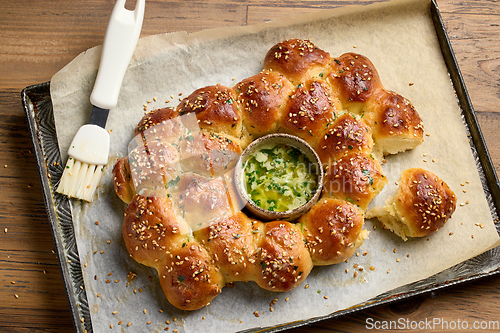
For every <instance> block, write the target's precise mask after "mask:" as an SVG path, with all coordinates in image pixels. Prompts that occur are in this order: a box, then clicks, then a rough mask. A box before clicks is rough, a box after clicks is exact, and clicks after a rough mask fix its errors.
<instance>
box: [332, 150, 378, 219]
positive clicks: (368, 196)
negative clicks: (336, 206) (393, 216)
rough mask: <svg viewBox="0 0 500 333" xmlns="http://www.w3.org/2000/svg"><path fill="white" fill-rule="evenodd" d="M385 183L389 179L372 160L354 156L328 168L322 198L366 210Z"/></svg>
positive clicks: (362, 156) (358, 155)
mask: <svg viewBox="0 0 500 333" xmlns="http://www.w3.org/2000/svg"><path fill="white" fill-rule="evenodd" d="M386 184H387V178H386V177H385V176H384V173H383V171H382V168H381V167H380V164H379V163H378V162H377V161H376V160H375V159H374V158H373V157H371V156H370V155H368V154H365V153H352V154H349V155H346V156H344V157H342V158H341V159H340V160H338V161H335V162H334V163H332V164H331V165H330V166H329V167H328V170H327V171H326V175H325V181H324V186H323V195H324V196H326V197H332V198H335V199H340V200H347V201H349V202H351V203H352V204H354V205H357V206H358V207H359V208H360V209H362V210H366V208H368V204H369V203H370V202H371V201H372V200H373V198H375V196H376V195H377V194H378V193H379V192H380V191H382V189H383V188H384V186H385V185H386Z"/></svg>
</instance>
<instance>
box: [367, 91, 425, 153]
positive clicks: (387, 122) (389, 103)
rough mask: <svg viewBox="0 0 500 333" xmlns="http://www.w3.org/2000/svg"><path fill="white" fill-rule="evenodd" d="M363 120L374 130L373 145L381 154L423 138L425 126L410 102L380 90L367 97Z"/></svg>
mask: <svg viewBox="0 0 500 333" xmlns="http://www.w3.org/2000/svg"><path fill="white" fill-rule="evenodd" d="M368 104H369V109H370V112H369V113H368V114H367V116H366V120H367V121H368V123H369V124H370V127H371V128H372V130H373V139H374V141H375V145H376V146H379V147H381V150H382V151H383V153H384V154H395V153H398V152H400V151H404V150H407V149H413V148H415V147H416V146H418V145H419V144H421V143H422V142H423V141H424V126H423V123H422V119H421V118H420V115H419V114H418V112H417V111H416V110H415V107H414V106H413V104H411V102H410V101H409V100H408V99H406V98H404V97H403V96H401V95H399V94H397V93H395V92H392V91H387V90H383V91H380V92H379V93H378V94H377V95H376V96H375V98H373V100H372V101H370V103H368Z"/></svg>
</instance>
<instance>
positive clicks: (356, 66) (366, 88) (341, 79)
mask: <svg viewBox="0 0 500 333" xmlns="http://www.w3.org/2000/svg"><path fill="white" fill-rule="evenodd" d="M331 64H332V67H331V72H330V74H328V81H329V82H330V84H331V85H332V90H333V92H334V94H335V96H338V97H339V99H340V102H341V103H342V106H343V107H344V108H345V109H347V110H349V112H352V113H354V114H357V115H359V116H361V115H363V113H364V112H365V111H366V110H365V104H366V103H367V102H368V101H369V100H370V99H372V98H373V96H374V95H375V94H376V93H378V92H379V91H380V90H382V89H383V85H382V82H381V81H380V78H379V75H378V73H377V70H376V69H375V66H374V65H373V63H372V62H371V61H370V60H369V59H368V58H367V57H365V56H363V55H361V54H357V53H344V54H342V55H341V56H340V57H338V58H334V59H333V61H332V63H331Z"/></svg>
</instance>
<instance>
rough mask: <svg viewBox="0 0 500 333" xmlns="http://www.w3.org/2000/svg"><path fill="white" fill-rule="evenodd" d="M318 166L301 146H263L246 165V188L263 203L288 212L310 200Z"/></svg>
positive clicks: (257, 201) (254, 198)
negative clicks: (315, 166)
mask: <svg viewBox="0 0 500 333" xmlns="http://www.w3.org/2000/svg"><path fill="white" fill-rule="evenodd" d="M314 170H316V169H315V168H314V166H313V165H312V163H311V162H310V161H309V159H307V157H306V156H305V155H304V154H303V153H302V152H301V151H300V150H299V149H297V148H295V147H292V146H288V145H284V144H277V145H274V146H268V147H263V148H261V149H260V150H257V151H256V152H254V153H253V154H252V155H250V157H249V158H248V159H247V161H246V163H245V166H244V174H245V183H246V191H247V194H248V196H249V198H250V199H251V200H252V201H253V202H254V203H255V204H256V205H257V206H259V207H261V208H263V209H267V210H270V211H278V212H285V211H288V210H292V209H295V208H297V207H300V206H302V205H303V204H305V203H307V202H308V201H309V200H310V199H311V197H312V195H313V193H314V190H315V188H316V186H317V175H316V173H315V172H314Z"/></svg>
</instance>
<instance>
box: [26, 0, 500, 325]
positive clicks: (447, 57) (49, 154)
mask: <svg viewBox="0 0 500 333" xmlns="http://www.w3.org/2000/svg"><path fill="white" fill-rule="evenodd" d="M430 10H431V13H430V14H431V17H432V19H433V22H434V26H435V30H436V34H437V37H438V40H439V43H440V46H441V50H442V54H443V58H444V61H445V63H446V65H447V67H448V72H449V75H450V79H451V81H452V83H453V86H454V88H455V92H456V97H457V103H458V105H459V107H460V109H461V114H462V119H463V122H464V126H465V129H466V130H467V133H468V135H469V137H470V138H471V140H470V148H471V150H472V153H473V155H474V158H475V160H476V165H477V168H478V172H479V174H480V177H481V181H482V185H483V189H484V192H485V196H486V198H487V201H488V204H489V207H490V210H491V213H492V218H493V219H494V221H495V222H498V213H499V211H500V210H499V209H500V186H499V182H498V178H497V175H496V173H495V170H494V168H493V164H492V162H491V158H490V155H489V153H488V150H487V147H486V144H485V141H484V138H483V135H482V133H481V130H480V127H479V125H478V121H477V118H476V115H475V112H474V109H473V107H472V104H471V102H470V98H469V95H468V93H467V89H466V87H465V84H464V81H463V78H462V75H461V73H460V69H459V67H458V64H457V61H456V59H455V56H454V54H453V50H452V47H451V44H450V41H449V39H448V36H447V34H446V30H445V27H444V24H443V21H442V19H441V15H440V13H439V9H438V7H437V4H436V2H435V1H434V0H433V1H432V2H431V9H430ZM22 102H23V107H24V111H25V114H26V118H27V121H28V128H29V132H30V136H31V140H32V143H33V147H34V151H35V156H36V159H37V166H38V171H39V174H40V179H41V183H42V190H43V194H44V201H45V206H46V209H47V214H48V218H49V222H50V226H51V229H52V234H53V237H54V242H55V247H56V252H57V255H58V260H59V266H60V268H61V273H62V276H63V280H64V284H65V288H66V294H67V297H68V301H69V305H70V310H71V313H72V316H73V324H74V327H75V331H76V332H78V333H80V332H81V333H83V332H88V333H90V332H93V328H92V320H91V315H90V311H89V307H88V301H87V296H86V291H85V284H84V280H83V275H82V270H81V265H80V259H79V255H78V248H77V244H76V239H75V234H74V228H73V221H72V215H71V202H70V200H68V198H67V197H66V196H63V195H60V194H59V193H57V192H55V186H56V184H57V183H58V181H59V179H60V177H61V175H62V172H63V163H62V161H61V155H60V151H59V145H58V140H57V134H56V129H55V122H54V114H53V108H52V101H51V96H50V82H46V83H41V84H38V85H34V86H29V87H27V88H25V89H24V90H23V91H22ZM496 230H497V232H498V233H499V234H500V224H496ZM499 272H500V247H497V248H494V249H491V250H489V251H487V252H485V253H483V254H481V255H479V256H477V257H474V258H472V259H469V260H467V261H465V262H462V263H460V264H458V265H456V266H453V267H451V268H449V269H447V270H445V271H443V272H441V273H439V274H436V275H434V276H431V277H429V278H426V279H423V280H420V281H417V282H415V283H412V284H408V285H404V286H402V287H399V288H396V289H393V290H391V291H388V292H386V293H383V294H380V295H378V296H377V297H375V298H372V299H370V300H367V301H365V302H363V303H361V304H358V305H357V306H354V307H351V308H349V309H346V310H341V311H337V312H334V313H331V314H329V315H327V316H323V317H317V318H311V319H309V320H305V321H300V322H293V323H289V324H286V325H280V326H279V327H268V328H258V329H257V330H258V331H265V332H278V331H283V330H286V329H291V328H295V327H299V326H303V325H308V324H312V323H314V322H318V321H321V320H325V319H331V318H336V317H339V316H342V315H346V314H350V313H353V312H356V311H360V310H364V309H368V308H371V307H374V306H379V305H383V304H387V303H390V302H395V301H399V300H403V299H406V298H409V297H412V296H416V295H420V294H423V293H427V292H430V291H435V290H438V289H441V288H445V287H448V286H452V285H456V284H459V283H463V282H467V281H471V280H475V279H479V278H482V277H486V276H490V275H494V274H498V273H499ZM242 332H255V329H252V330H246V331H242Z"/></svg>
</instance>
